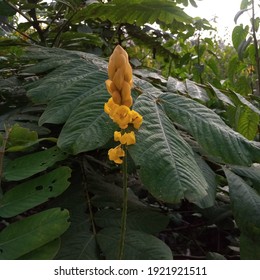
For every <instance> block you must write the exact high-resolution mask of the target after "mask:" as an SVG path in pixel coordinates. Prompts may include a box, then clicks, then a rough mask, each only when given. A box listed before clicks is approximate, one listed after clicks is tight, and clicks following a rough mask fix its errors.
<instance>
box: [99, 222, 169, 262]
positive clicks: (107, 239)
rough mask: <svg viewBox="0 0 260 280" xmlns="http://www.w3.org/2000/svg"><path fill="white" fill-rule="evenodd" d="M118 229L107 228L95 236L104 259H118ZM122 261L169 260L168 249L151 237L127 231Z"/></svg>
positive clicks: (138, 232) (142, 233)
mask: <svg viewBox="0 0 260 280" xmlns="http://www.w3.org/2000/svg"><path fill="white" fill-rule="evenodd" d="M119 240H120V228H114V227H109V228H105V229H102V230H101V231H100V232H99V233H98V234H97V241H98V244H99V246H100V248H101V250H102V252H103V253H104V255H105V257H106V259H109V260H115V259H117V258H118V250H119ZM124 259H126V260H171V259H172V252H171V250H170V248H169V247H168V246H167V245H166V244H165V243H163V242H162V241H161V240H160V239H158V238H156V237H154V236H153V235H150V234H147V233H144V232H140V231H135V230H128V231H127V232H126V240H125V250H124Z"/></svg>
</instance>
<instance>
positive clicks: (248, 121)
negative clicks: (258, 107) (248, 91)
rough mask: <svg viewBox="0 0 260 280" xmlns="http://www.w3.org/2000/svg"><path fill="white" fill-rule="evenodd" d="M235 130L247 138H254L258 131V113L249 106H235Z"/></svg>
mask: <svg viewBox="0 0 260 280" xmlns="http://www.w3.org/2000/svg"><path fill="white" fill-rule="evenodd" d="M238 110H239V113H238V116H237V131H238V132H239V133H241V134H242V135H243V136H245V137H246V138H247V139H248V140H254V138H255V136H256V135H257V132H258V124H259V120H260V119H259V115H258V114H257V113H255V112H254V111H252V110H251V109H250V108H249V107H245V106H240V107H237V112H238Z"/></svg>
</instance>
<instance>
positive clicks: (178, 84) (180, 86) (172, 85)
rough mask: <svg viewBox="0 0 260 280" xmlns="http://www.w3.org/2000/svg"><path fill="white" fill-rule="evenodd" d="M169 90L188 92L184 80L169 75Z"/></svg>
mask: <svg viewBox="0 0 260 280" xmlns="http://www.w3.org/2000/svg"><path fill="white" fill-rule="evenodd" d="M167 90H168V91H171V92H173V93H177V92H180V93H182V94H187V91H186V86H185V84H184V83H183V82H182V81H179V80H177V79H175V78H173V77H169V79H168V82H167Z"/></svg>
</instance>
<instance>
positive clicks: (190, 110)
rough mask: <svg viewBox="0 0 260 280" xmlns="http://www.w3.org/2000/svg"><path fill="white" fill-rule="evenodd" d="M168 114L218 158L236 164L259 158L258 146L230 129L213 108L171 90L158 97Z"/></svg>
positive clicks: (250, 162) (247, 163)
mask: <svg viewBox="0 0 260 280" xmlns="http://www.w3.org/2000/svg"><path fill="white" fill-rule="evenodd" d="M159 102H160V103H161V104H162V106H163V108H164V109H165V111H166V113H167V115H168V116H169V117H170V118H171V119H172V120H173V121H174V122H177V123H179V124H180V125H182V126H183V127H184V128H185V129H186V130H187V131H188V132H189V133H190V134H191V135H192V136H193V137H194V138H195V139H196V140H197V141H198V142H199V144H200V145H201V146H202V147H203V149H205V151H206V152H207V153H208V154H209V155H212V156H215V157H216V159H217V160H219V161H223V162H226V163H232V164H238V165H250V164H252V162H254V161H260V148H259V147H257V146H256V145H255V144H254V142H250V141H248V140H247V139H246V138H244V137H243V136H242V135H241V134H239V133H237V132H235V131H233V130H232V129H231V128H230V127H228V126H227V125H226V124H225V123H224V121H223V120H222V119H221V118H220V117H219V116H218V115H217V114H216V113H215V112H213V111H212V110H210V109H208V108H207V107H205V106H203V105H202V104H199V103H198V102H196V101H194V100H191V99H188V98H186V97H184V96H180V95H177V94H174V93H165V94H162V95H161V96H160V97H159Z"/></svg>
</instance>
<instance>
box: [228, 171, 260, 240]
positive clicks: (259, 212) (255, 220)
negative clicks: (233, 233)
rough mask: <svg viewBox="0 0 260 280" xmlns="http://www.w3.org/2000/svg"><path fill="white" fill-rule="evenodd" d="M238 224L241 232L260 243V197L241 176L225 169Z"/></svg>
mask: <svg viewBox="0 0 260 280" xmlns="http://www.w3.org/2000/svg"><path fill="white" fill-rule="evenodd" d="M224 172H225V174H226V177H227V180H228V184H229V193H230V199H231V205H232V209H233V214H234V217H235V220H236V223H237V225H238V227H239V229H240V231H241V232H242V233H244V234H246V235H247V236H248V237H250V238H253V239H255V240H258V241H259V242H260V237H259V236H260V196H259V194H257V192H256V191H255V190H254V189H252V188H251V187H249V186H248V184H247V183H246V182H245V181H244V180H243V179H241V178H240V177H239V176H237V175H236V174H234V173H233V172H231V171H229V170H228V169H226V168H224Z"/></svg>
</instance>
